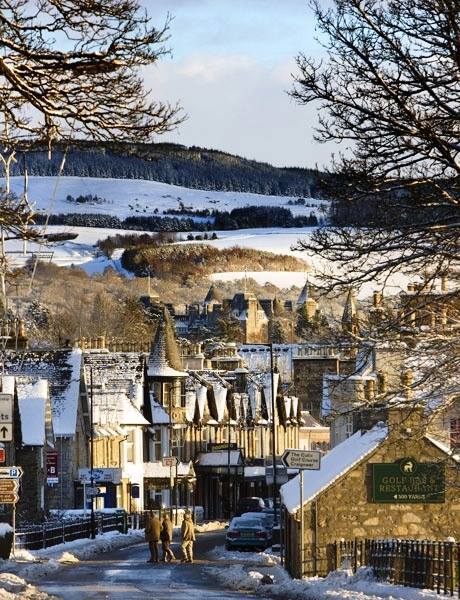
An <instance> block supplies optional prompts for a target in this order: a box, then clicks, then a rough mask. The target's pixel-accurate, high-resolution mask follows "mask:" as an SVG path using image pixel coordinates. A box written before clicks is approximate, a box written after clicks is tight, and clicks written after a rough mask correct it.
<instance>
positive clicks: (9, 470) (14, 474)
mask: <svg viewBox="0 0 460 600" xmlns="http://www.w3.org/2000/svg"><path fill="white" fill-rule="evenodd" d="M23 473H24V471H23V470H22V468H21V467H0V479H9V478H10V477H11V478H12V479H21V477H22V475H23Z"/></svg>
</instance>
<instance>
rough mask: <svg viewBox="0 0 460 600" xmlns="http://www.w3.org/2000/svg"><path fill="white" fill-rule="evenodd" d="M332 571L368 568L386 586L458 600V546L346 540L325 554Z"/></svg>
mask: <svg viewBox="0 0 460 600" xmlns="http://www.w3.org/2000/svg"><path fill="white" fill-rule="evenodd" d="M327 554H328V555H329V556H330V557H331V556H332V557H333V565H331V566H333V567H334V568H335V569H337V568H339V567H340V566H342V565H344V564H348V565H349V566H350V567H351V568H352V569H353V571H354V572H356V570H357V569H358V567H362V566H368V567H371V568H372V569H373V571H374V575H375V576H376V577H377V578H378V579H381V580H383V581H388V582H390V583H394V584H398V585H404V586H410V587H416V588H423V589H430V590H435V591H436V592H437V593H438V594H440V593H441V594H446V595H450V596H454V595H458V596H459V598H460V544H458V543H454V542H434V541H426V540H369V539H365V540H350V541H340V542H335V543H334V544H332V548H329V552H328V553H327Z"/></svg>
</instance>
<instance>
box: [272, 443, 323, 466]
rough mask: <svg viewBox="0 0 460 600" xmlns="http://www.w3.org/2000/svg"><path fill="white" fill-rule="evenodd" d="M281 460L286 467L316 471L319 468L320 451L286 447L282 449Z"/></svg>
mask: <svg viewBox="0 0 460 600" xmlns="http://www.w3.org/2000/svg"><path fill="white" fill-rule="evenodd" d="M281 462H282V463H283V465H284V466H285V467H287V468H288V469H308V470H309V471H317V470H319V469H320V468H321V452H320V451H319V450H297V449H296V448H288V449H287V450H285V451H284V453H283V456H282V457H281Z"/></svg>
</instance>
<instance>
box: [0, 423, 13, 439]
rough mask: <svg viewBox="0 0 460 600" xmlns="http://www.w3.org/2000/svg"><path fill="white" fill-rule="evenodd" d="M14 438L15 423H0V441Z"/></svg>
mask: <svg viewBox="0 0 460 600" xmlns="http://www.w3.org/2000/svg"><path fill="white" fill-rule="evenodd" d="M12 440H13V423H0V441H1V442H11V441H12Z"/></svg>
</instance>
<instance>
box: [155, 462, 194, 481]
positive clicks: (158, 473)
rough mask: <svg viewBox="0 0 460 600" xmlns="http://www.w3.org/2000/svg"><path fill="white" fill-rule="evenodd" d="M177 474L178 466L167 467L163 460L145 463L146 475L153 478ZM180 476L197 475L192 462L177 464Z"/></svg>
mask: <svg viewBox="0 0 460 600" xmlns="http://www.w3.org/2000/svg"><path fill="white" fill-rule="evenodd" d="M171 474H172V476H173V477H175V476H176V467H172V468H171V467H165V466H164V465H163V462H162V461H154V462H147V463H144V477H146V478H151V479H166V478H169V477H170V476H171ZM177 476H178V477H195V471H194V469H193V464H192V463H191V462H188V463H183V462H180V463H179V464H178V465H177Z"/></svg>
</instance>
